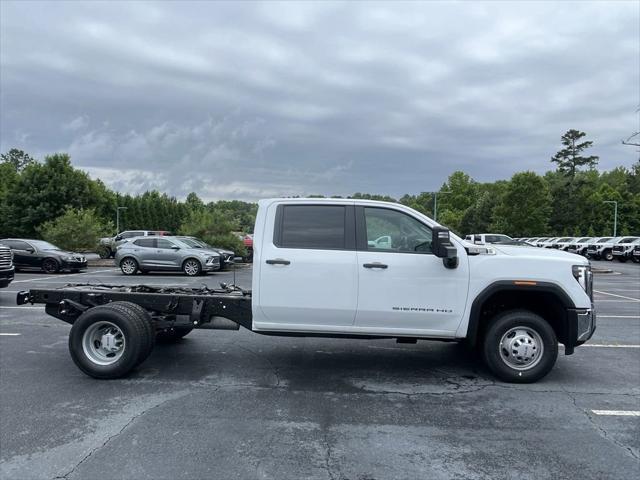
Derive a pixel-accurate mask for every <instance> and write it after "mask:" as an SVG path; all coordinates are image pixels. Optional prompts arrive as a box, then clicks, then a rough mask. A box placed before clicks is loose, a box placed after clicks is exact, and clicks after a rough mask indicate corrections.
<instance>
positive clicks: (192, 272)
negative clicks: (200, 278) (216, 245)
mask: <svg viewBox="0 0 640 480" xmlns="http://www.w3.org/2000/svg"><path fill="white" fill-rule="evenodd" d="M182 271H183V272H184V273H185V274H186V275H187V276H189V277H195V276H197V275H200V272H202V265H201V264H200V262H199V261H198V260H196V259H194V258H188V259H187V260H185V261H184V263H183V264H182Z"/></svg>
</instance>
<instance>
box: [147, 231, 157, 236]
mask: <svg viewBox="0 0 640 480" xmlns="http://www.w3.org/2000/svg"><path fill="white" fill-rule="evenodd" d="M147 235H148V236H150V237H151V236H153V235H157V233H156V232H147Z"/></svg>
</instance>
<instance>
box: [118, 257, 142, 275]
mask: <svg viewBox="0 0 640 480" xmlns="http://www.w3.org/2000/svg"><path fill="white" fill-rule="evenodd" d="M120 270H122V273H124V274H125V275H135V274H136V272H137V271H138V262H136V260H135V259H134V258H131V257H126V258H123V259H122V261H121V262H120Z"/></svg>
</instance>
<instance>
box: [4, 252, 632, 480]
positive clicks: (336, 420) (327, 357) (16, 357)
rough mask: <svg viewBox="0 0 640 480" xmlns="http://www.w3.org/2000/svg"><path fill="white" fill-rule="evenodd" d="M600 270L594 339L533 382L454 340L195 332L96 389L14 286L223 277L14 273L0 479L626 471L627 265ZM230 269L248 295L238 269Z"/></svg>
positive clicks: (7, 314) (58, 330)
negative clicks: (500, 376)
mask: <svg viewBox="0 0 640 480" xmlns="http://www.w3.org/2000/svg"><path fill="white" fill-rule="evenodd" d="M594 264H595V265H603V264H605V262H594ZM606 265H607V266H610V267H612V268H614V270H615V273H614V274H600V275H596V277H595V290H596V295H595V298H596V308H597V313H598V329H597V331H596V333H595V335H594V337H593V338H592V339H591V341H590V342H589V343H588V344H587V345H585V346H583V347H579V348H577V349H576V353H575V354H574V355H572V356H564V355H561V356H560V357H559V359H558V363H557V365H556V367H555V369H554V370H553V371H552V372H551V373H550V374H549V375H548V376H547V377H546V378H545V379H543V380H542V381H540V382H538V383H536V384H532V385H512V384H504V383H499V382H497V381H495V380H494V379H493V378H492V377H491V375H490V374H489V373H488V372H487V371H486V370H485V368H484V367H483V366H482V365H481V364H480V363H479V362H478V361H477V360H476V359H475V358H474V357H473V356H472V355H471V354H469V353H468V352H467V351H466V350H464V349H463V348H462V347H461V346H458V345H455V344H447V343H438V342H419V343H418V344H416V345H406V344H396V343H395V342H394V341H392V340H371V341H369V340H341V339H317V338H306V339H305V338H277V337H267V336H260V335H256V334H253V333H251V332H248V331H246V330H240V331H239V332H236V331H207V330H204V331H194V332H192V333H191V334H190V335H189V336H188V337H186V338H185V339H184V340H183V341H182V342H180V343H179V344H176V345H158V346H157V347H156V348H155V350H154V352H153V353H152V355H151V357H150V358H149V359H148V360H147V361H146V362H145V363H144V364H142V365H141V367H140V368H139V369H138V370H137V371H136V372H135V373H134V374H133V375H132V376H130V377H129V378H127V379H123V380H113V381H97V380H93V379H91V378H89V377H87V376H85V375H84V374H82V373H81V372H80V371H79V370H78V369H77V368H76V367H75V365H74V364H73V362H72V361H71V359H70V357H69V354H68V350H67V335H68V331H69V329H70V327H69V325H67V324H65V323H63V322H60V321H58V320H56V319H54V318H51V317H48V316H46V315H45V313H44V309H43V308H42V307H40V306H22V307H17V306H16V305H15V294H16V292H17V291H18V290H21V289H28V288H36V287H60V286H62V285H64V284H65V283H68V282H84V281H91V282H102V283H118V284H133V283H140V282H144V283H148V284H181V285H184V284H185V283H191V284H194V285H196V284H202V283H206V284H208V285H211V286H214V285H216V284H217V283H218V282H221V281H226V282H229V281H232V273H231V272H225V273H216V274H210V275H208V276H206V277H198V278H196V279H187V278H185V277H184V276H181V275H153V274H152V275H147V276H144V277H141V276H136V277H124V276H122V275H121V274H120V272H119V271H116V270H115V269H113V268H91V269H90V270H89V271H88V272H86V273H82V274H75V275H70V274H60V275H46V274H39V273H29V274H26V273H19V274H17V276H16V281H15V282H14V283H13V284H11V285H10V287H9V288H7V289H3V290H0V385H1V388H0V409H1V412H0V413H1V415H0V416H1V419H0V422H1V429H0V445H1V452H0V462H1V463H0V474H1V475H0V476H1V478H3V479H23V478H43V479H54V478H65V479H82V478H103V479H112V478H113V479H116V478H123V479H124V478H149V479H160V478H167V479H173V478H224V479H231V478H238V479H253V478H256V479H262V478H273V479H285V478H291V479H300V478H313V479H316V478H317V479H329V480H336V479H354V480H355V479H359V480H365V479H388V478H407V479H416V478H421V479H437V478H465V479H498V478H514V477H518V478H520V479H534V478H535V479H539V478H580V479H605V478H612V479H614V478H615V479H626V478H638V477H637V476H638V475H640V413H639V412H640V265H637V264H630V263H627V264H619V263H613V264H611V263H608V262H607V263H606ZM236 273H237V283H238V284H240V285H250V276H251V270H250V268H249V267H245V268H240V269H238V270H237V272H236ZM561 353H562V350H561Z"/></svg>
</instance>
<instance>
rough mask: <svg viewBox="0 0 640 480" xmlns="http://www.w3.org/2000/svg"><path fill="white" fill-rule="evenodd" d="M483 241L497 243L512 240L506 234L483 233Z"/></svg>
mask: <svg viewBox="0 0 640 480" xmlns="http://www.w3.org/2000/svg"><path fill="white" fill-rule="evenodd" d="M484 238H485V241H486V242H487V243H499V242H512V241H513V239H512V238H511V237H507V236H506V235H485V237H484Z"/></svg>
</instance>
